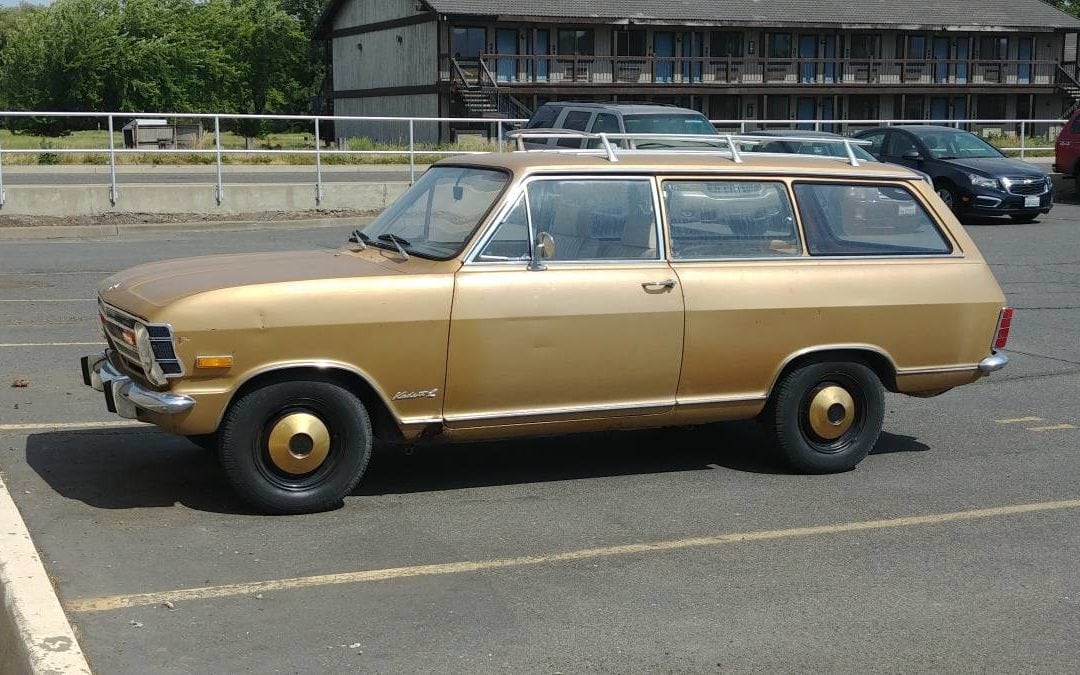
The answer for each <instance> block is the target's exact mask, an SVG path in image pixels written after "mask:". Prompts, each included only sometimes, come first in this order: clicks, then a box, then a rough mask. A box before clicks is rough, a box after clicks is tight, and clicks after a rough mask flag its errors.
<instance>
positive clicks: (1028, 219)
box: [1009, 213, 1039, 223]
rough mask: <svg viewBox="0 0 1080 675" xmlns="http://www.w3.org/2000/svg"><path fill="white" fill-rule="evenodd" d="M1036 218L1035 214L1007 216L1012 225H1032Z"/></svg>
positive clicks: (1037, 215)
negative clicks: (1010, 219)
mask: <svg viewBox="0 0 1080 675" xmlns="http://www.w3.org/2000/svg"><path fill="white" fill-rule="evenodd" d="M1038 217H1039V214H1037V213H1014V214H1012V215H1010V216H1009V218H1012V221H1013V222H1014V223H1033V222H1035V219H1036V218H1038Z"/></svg>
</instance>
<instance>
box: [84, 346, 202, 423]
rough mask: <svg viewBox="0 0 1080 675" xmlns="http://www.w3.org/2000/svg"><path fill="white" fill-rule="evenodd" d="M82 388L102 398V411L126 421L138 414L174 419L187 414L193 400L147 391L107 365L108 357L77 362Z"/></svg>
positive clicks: (110, 365)
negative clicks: (144, 413)
mask: <svg viewBox="0 0 1080 675" xmlns="http://www.w3.org/2000/svg"><path fill="white" fill-rule="evenodd" d="M79 365H80V367H81V368H82V377H83V384H85V385H86V386H88V387H93V389H94V390H95V391H100V392H102V393H104V394H105V407H106V408H107V409H108V411H109V412H112V413H116V414H117V415H119V416H120V417H123V418H126V419H138V417H139V411H140V410H146V411H149V412H155V413H161V414H165V415H175V414H177V413H182V412H184V411H187V410H190V409H191V408H192V406H194V405H195V399H193V398H191V397H190V396H183V395H180V394H170V393H168V392H163V391H154V390H153V389H146V388H145V387H143V386H141V385H140V384H139V383H137V382H135V381H134V380H132V379H131V378H130V377H128V376H127V375H124V374H123V373H121V372H120V371H119V370H117V369H116V367H115V366H113V364H112V363H110V362H109V357H108V353H107V352H106V353H101V354H94V355H92V356H84V357H82V359H81V360H80V364H79Z"/></svg>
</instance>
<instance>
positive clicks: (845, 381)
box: [770, 362, 885, 473]
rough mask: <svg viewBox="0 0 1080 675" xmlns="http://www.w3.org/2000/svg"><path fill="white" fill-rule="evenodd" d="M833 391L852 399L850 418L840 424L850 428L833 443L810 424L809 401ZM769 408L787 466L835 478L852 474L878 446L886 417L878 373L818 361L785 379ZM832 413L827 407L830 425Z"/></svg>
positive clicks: (862, 367) (855, 365) (855, 364)
mask: <svg viewBox="0 0 1080 675" xmlns="http://www.w3.org/2000/svg"><path fill="white" fill-rule="evenodd" d="M836 387H839V388H841V389H842V390H844V391H845V392H846V393H847V394H848V395H849V396H850V399H851V407H852V410H851V411H849V412H848V413H847V414H848V415H850V418H847V417H846V415H845V417H844V418H842V419H843V420H844V421H843V422H841V423H840V424H845V425H847V424H849V426H846V430H845V431H843V433H842V434H841V435H839V436H838V437H836V438H827V437H824V436H819V435H818V434H817V433H816V432H815V431H814V428H813V422H812V420H811V414H810V409H811V401H813V400H815V399H816V398H817V397H818V396H819V394H822V393H823V392H825V391H826V390H829V391H835V388H836ZM843 408H844V407H843V406H841V409H843ZM770 409H771V410H772V411H773V433H774V434H775V437H776V441H777V446H778V449H779V450H780V453H781V455H782V456H783V458H784V459H785V460H786V462H787V463H788V464H789V465H790V466H791V467H792V468H793V469H796V470H798V471H802V472H805V473H834V472H838V471H848V470H850V469H853V468H854V467H855V465H856V464H858V463H859V462H861V461H862V460H863V459H864V458H865V457H866V455H867V454H869V452H870V450H872V449H873V447H874V444H875V443H877V439H878V436H879V435H880V434H881V425H882V422H883V421H884V418H885V394H884V390H883V387H882V386H881V380H879V379H878V376H877V374H876V373H874V371H873V370H871V369H870V368H869V367H868V366H867V365H866V364H864V363H859V362H816V363H810V364H807V365H804V366H801V367H799V368H797V369H796V370H793V371H791V372H790V373H788V374H787V375H786V376H784V378H783V379H782V380H781V381H780V384H779V386H778V387H777V389H776V392H775V394H774V399H773V401H772V405H771V406H770ZM832 414H833V410H832V408H829V415H830V417H829V424H832V423H833V422H832ZM848 419H850V422H848V421H847V420H848ZM837 428H840V427H839V424H838V426H837Z"/></svg>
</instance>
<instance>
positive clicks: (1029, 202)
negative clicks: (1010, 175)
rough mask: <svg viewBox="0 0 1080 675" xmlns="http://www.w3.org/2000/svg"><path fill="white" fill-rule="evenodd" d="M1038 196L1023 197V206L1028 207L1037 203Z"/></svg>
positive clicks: (1038, 200)
mask: <svg viewBox="0 0 1080 675" xmlns="http://www.w3.org/2000/svg"><path fill="white" fill-rule="evenodd" d="M1039 202H1040V199H1039V198H1038V197H1024V208H1026V209H1030V208H1033V207H1036V206H1038V205H1039Z"/></svg>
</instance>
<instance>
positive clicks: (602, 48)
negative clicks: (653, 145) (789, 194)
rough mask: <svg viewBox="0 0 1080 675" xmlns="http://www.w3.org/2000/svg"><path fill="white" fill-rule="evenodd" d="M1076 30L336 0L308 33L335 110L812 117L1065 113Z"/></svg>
mask: <svg viewBox="0 0 1080 675" xmlns="http://www.w3.org/2000/svg"><path fill="white" fill-rule="evenodd" d="M1078 31H1080V21H1078V20H1077V19H1076V18H1075V17H1072V16H1070V15H1068V14H1065V13H1063V12H1061V11H1059V10H1057V9H1055V8H1053V7H1051V6H1050V5H1048V4H1046V3H1044V2H1042V0H979V1H978V2H973V1H970V0H969V1H965V0H955V1H954V2H948V3H942V4H937V3H924V2H914V1H912V0H896V1H889V0H861V1H860V2H850V1H849V0H846V1H840V0H789V1H788V2H768V1H762V0H730V1H728V2H716V1H709V0H686V1H682V2H660V1H659V0H592V1H586V0H542V1H541V0H516V1H515V2H512V3H511V2H505V0H332V2H330V4H329V6H328V7H327V9H326V11H325V12H324V13H323V15H322V17H321V19H320V21H319V24H318V27H317V29H316V32H315V37H316V38H318V39H322V40H327V41H329V43H330V49H329V50H328V51H329V52H330V53H331V54H332V78H331V80H332V86H333V90H332V91H329V92H327V96H328V97H329V98H331V99H332V101H333V110H334V113H335V114H337V115H363V116H368V115H371V116H376V115H377V116H414V117H419V116H423V117H480V116H484V117H493V116H500V115H501V116H509V117H522V116H528V114H529V113H530V111H532V110H535V109H536V107H537V106H538V105H539V104H541V103H543V102H545V101H548V100H578V101H602V100H619V101H644V100H647V101H652V102H658V103H672V104H677V105H681V106H686V107H691V108H695V109H697V110H700V111H702V112H704V113H705V114H706V115H708V116H709V117H710V118H712V119H724V120H799V121H803V122H807V121H813V120H873V119H904V120H930V119H934V120H942V119H956V118H978V119H983V120H990V119H1006V118H1055V117H1058V116H1060V115H1062V114H1063V113H1064V112H1065V111H1066V110H1067V109H1068V108H1070V107H1071V106H1072V105H1073V104H1074V103H1076V101H1077V100H1080V84H1078V83H1077V63H1076V62H1077V39H1076V38H1077V32H1078ZM451 132H452V125H436V124H419V125H417V127H416V129H415V133H416V137H417V138H418V139H422V140H433V139H435V138H443V139H445V138H446V137H447V136H448V134H450V133H451ZM337 135H338V136H344V135H349V136H351V135H369V136H373V137H376V138H391V137H393V138H400V137H402V136H403V135H404V134H403V130H402V128H401V126H400V125H395V124H367V123H365V124H355V123H349V124H341V125H340V128H339V130H338V132H337Z"/></svg>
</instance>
